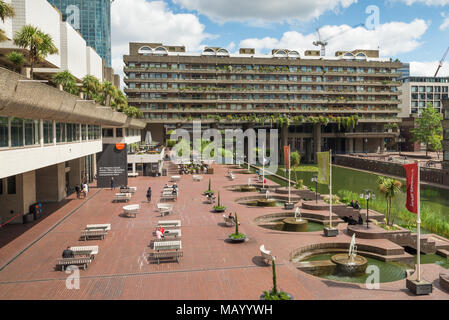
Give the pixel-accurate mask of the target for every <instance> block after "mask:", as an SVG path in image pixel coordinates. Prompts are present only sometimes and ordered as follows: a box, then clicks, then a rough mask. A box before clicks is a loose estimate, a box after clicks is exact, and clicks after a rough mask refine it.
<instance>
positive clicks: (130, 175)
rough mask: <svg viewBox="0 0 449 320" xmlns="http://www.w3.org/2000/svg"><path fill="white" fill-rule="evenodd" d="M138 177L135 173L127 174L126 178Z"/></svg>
mask: <svg viewBox="0 0 449 320" xmlns="http://www.w3.org/2000/svg"><path fill="white" fill-rule="evenodd" d="M138 176H139V173H137V172H134V173H133V172H128V177H134V178H135V177H138Z"/></svg>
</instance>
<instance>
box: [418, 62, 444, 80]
mask: <svg viewBox="0 0 449 320" xmlns="http://www.w3.org/2000/svg"><path fill="white" fill-rule="evenodd" d="M438 64H439V61H426V62H419V61H412V62H410V75H411V76H423V77H433V76H434V75H435V71H437V68H438ZM438 77H449V63H447V62H446V63H445V64H443V67H441V69H440V71H439V72H438Z"/></svg>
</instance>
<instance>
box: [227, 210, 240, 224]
mask: <svg viewBox="0 0 449 320" xmlns="http://www.w3.org/2000/svg"><path fill="white" fill-rule="evenodd" d="M228 218H229V219H232V221H234V223H235V217H234V216H233V215H232V212H231V213H229V216H228ZM239 225H240V222H239Z"/></svg>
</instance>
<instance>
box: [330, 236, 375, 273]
mask: <svg viewBox="0 0 449 320" xmlns="http://www.w3.org/2000/svg"><path fill="white" fill-rule="evenodd" d="M331 261H332V262H333V263H335V264H336V265H337V267H336V271H337V272H339V273H341V274H345V275H351V276H352V275H360V274H363V273H365V270H366V267H367V264H368V260H366V258H365V257H362V256H359V255H357V246H356V244H355V234H353V235H352V239H351V244H350V245H349V252H348V254H345V253H340V254H336V255H334V256H332V258H331Z"/></svg>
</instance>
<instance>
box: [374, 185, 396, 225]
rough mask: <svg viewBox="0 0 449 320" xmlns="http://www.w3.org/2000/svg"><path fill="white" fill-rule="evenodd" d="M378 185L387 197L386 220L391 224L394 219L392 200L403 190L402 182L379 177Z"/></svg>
mask: <svg viewBox="0 0 449 320" xmlns="http://www.w3.org/2000/svg"><path fill="white" fill-rule="evenodd" d="M377 185H378V187H379V191H380V192H381V193H382V194H383V195H385V199H386V201H387V216H386V221H387V225H389V226H391V225H392V224H393V221H391V207H392V200H393V198H394V197H396V196H397V195H398V194H399V193H400V192H401V187H402V183H401V182H400V181H398V180H395V179H391V178H385V177H379V178H378V180H377ZM393 220H394V219H393Z"/></svg>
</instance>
